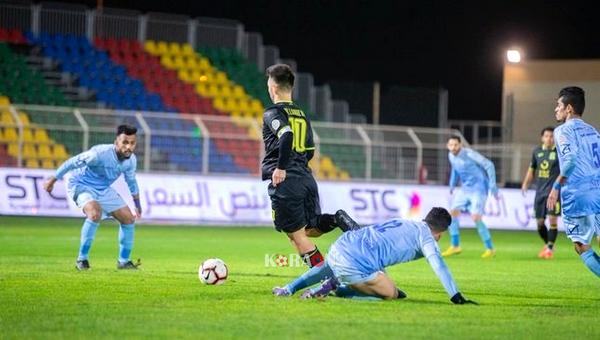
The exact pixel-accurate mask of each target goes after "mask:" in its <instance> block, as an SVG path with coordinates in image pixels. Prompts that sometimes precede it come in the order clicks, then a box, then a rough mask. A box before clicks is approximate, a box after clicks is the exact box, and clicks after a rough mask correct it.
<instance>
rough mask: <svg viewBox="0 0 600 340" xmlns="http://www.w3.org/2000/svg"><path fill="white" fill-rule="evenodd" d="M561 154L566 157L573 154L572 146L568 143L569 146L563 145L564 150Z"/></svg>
mask: <svg viewBox="0 0 600 340" xmlns="http://www.w3.org/2000/svg"><path fill="white" fill-rule="evenodd" d="M560 152H561V153H562V154H563V155H566V154H568V153H570V152H571V144H568V143H567V144H563V145H562V150H560Z"/></svg>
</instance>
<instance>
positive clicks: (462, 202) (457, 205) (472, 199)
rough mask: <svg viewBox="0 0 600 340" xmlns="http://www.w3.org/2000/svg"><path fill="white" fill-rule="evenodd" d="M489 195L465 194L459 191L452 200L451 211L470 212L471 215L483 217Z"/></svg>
mask: <svg viewBox="0 0 600 340" xmlns="http://www.w3.org/2000/svg"><path fill="white" fill-rule="evenodd" d="M486 201H487V193H485V194H484V193H480V192H465V191H463V190H462V189H461V190H458V192H456V194H455V195H454V199H453V200H452V207H451V210H459V211H468V212H470V213H471V214H478V215H483V211H484V208H485V202H486Z"/></svg>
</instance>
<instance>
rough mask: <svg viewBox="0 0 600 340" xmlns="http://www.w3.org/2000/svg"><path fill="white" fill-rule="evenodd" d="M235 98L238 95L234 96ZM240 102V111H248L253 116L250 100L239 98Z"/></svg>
mask: <svg viewBox="0 0 600 340" xmlns="http://www.w3.org/2000/svg"><path fill="white" fill-rule="evenodd" d="M234 98H236V97H234ZM238 102H239V107H240V111H243V112H247V113H248V114H250V115H251V116H253V115H252V112H251V110H250V105H248V101H247V100H245V99H238Z"/></svg>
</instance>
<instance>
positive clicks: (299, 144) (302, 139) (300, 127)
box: [289, 117, 306, 152]
mask: <svg viewBox="0 0 600 340" xmlns="http://www.w3.org/2000/svg"><path fill="white" fill-rule="evenodd" d="M289 122H290V125H291V128H292V133H293V134H294V140H293V141H292V150H294V151H296V152H305V151H306V120H305V119H303V118H294V117H290V118H289Z"/></svg>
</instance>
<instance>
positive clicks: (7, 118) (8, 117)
mask: <svg viewBox="0 0 600 340" xmlns="http://www.w3.org/2000/svg"><path fill="white" fill-rule="evenodd" d="M0 123H2V124H3V125H15V120H14V119H13V116H12V114H11V113H10V112H8V111H2V119H1V120H0Z"/></svg>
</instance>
